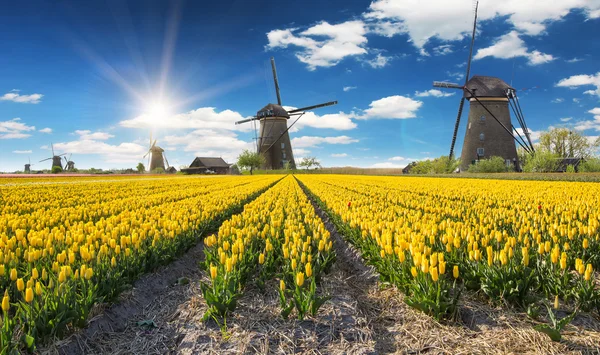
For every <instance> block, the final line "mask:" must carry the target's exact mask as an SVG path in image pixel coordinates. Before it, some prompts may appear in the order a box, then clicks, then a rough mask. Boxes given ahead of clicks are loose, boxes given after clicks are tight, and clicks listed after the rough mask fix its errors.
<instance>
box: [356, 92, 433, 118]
mask: <svg viewBox="0 0 600 355" xmlns="http://www.w3.org/2000/svg"><path fill="white" fill-rule="evenodd" d="M422 105H423V102H421V101H418V100H413V99H411V98H410V97H405V96H400V95H395V96H388V97H384V98H382V99H379V100H375V101H373V102H371V103H370V104H369V108H368V109H366V110H364V115H361V116H357V117H356V118H357V119H361V120H366V119H372V118H386V119H405V118H414V117H416V116H417V115H416V111H417V110H418V109H419V108H420V107H421V106H422Z"/></svg>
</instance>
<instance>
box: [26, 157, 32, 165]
mask: <svg viewBox="0 0 600 355" xmlns="http://www.w3.org/2000/svg"><path fill="white" fill-rule="evenodd" d="M27 161H28V162H29V165H31V158H29V157H27Z"/></svg>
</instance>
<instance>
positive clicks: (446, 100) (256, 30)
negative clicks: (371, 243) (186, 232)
mask: <svg viewBox="0 0 600 355" xmlns="http://www.w3.org/2000/svg"><path fill="white" fill-rule="evenodd" d="M548 3H549V4H546V5H543V6H542V5H540V2H538V1H533V0H508V1H504V2H498V1H488V0H482V1H481V2H480V5H479V23H478V32H477V38H476V43H475V52H474V55H475V60H474V61H473V65H472V70H471V73H472V74H479V75H491V76H498V77H501V78H502V79H504V80H505V81H507V82H509V83H510V82H511V80H512V84H513V86H514V87H515V88H516V89H517V90H518V92H519V97H520V99H521V104H522V106H523V110H524V113H525V117H526V120H527V122H528V125H529V127H530V129H531V130H532V131H533V136H534V137H535V136H536V134H537V132H539V131H541V130H545V129H548V127H550V126H568V127H571V128H575V129H579V130H582V131H583V133H584V134H586V135H588V136H590V137H591V138H590V139H594V137H597V136H598V131H600V102H599V101H600V60H599V58H600V41H598V38H597V34H598V33H600V3H599V2H598V1H596V0H589V1H585V0H569V1H552V2H550V1H549V2H548ZM0 6H1V8H2V11H0V33H2V35H0V48H2V53H3V54H2V55H1V56H0V148H1V151H2V155H1V156H0V171H14V170H17V169H22V167H23V164H24V163H26V162H27V159H28V157H30V159H31V161H32V162H37V161H39V160H41V159H43V158H47V157H50V155H51V152H50V150H49V149H50V148H49V146H50V144H51V143H53V144H54V148H55V151H56V152H57V153H69V154H72V160H74V161H75V163H76V166H77V167H79V168H89V167H95V168H105V169H107V168H126V167H134V166H135V165H136V164H137V163H138V162H139V161H143V160H142V156H143V155H144V154H145V152H146V150H147V147H148V144H149V135H150V131H151V130H152V132H153V137H154V138H157V140H158V142H157V145H159V146H161V147H163V148H165V149H166V156H167V158H168V160H169V163H171V165H174V166H176V167H179V166H180V165H187V164H189V163H191V161H192V160H193V157H194V156H222V157H223V158H225V159H226V160H227V161H228V162H234V161H235V157H236V156H237V155H238V154H239V153H240V152H241V150H242V149H245V148H250V149H252V147H253V143H252V142H253V137H254V130H253V127H252V124H245V125H241V126H235V125H234V124H233V122H234V121H236V120H238V119H243V118H245V117H248V116H251V115H253V114H255V113H256V111H257V110H258V109H260V108H261V107H263V106H264V105H265V104H267V103H269V102H276V97H275V90H274V87H273V81H272V76H271V71H270V64H269V58H270V57H271V56H274V57H275V59H276V64H277V70H278V76H279V81H280V87H281V96H282V101H283V104H284V105H285V106H290V107H302V106H307V105H311V104H316V103H321V102H325V101H330V100H338V101H339V104H338V105H336V106H332V107H327V108H322V109H319V110H315V111H313V112H312V113H309V114H307V115H305V116H304V117H302V118H301V119H300V120H299V121H298V123H297V124H296V125H295V126H294V127H293V129H292V131H291V138H292V145H293V148H294V154H295V157H296V158H297V159H299V158H300V157H303V156H316V157H317V158H318V159H319V160H320V161H321V162H322V164H323V165H324V166H347V165H351V166H360V167H401V166H404V165H406V164H407V163H409V162H410V161H412V160H415V159H423V158H426V157H436V156H440V155H443V154H448V149H449V144H450V140H451V135H452V130H453V126H454V120H455V117H456V110H457V107H458V102H459V95H458V93H457V92H454V91H452V90H441V91H432V87H431V83H432V81H434V80H448V81H453V82H459V83H462V82H463V81H464V78H463V76H464V72H465V67H464V63H465V61H466V59H467V56H468V44H469V37H470V33H469V32H470V27H471V26H472V17H473V3H472V1H470V0H450V1H442V0H430V1H417V0H403V1H392V0H376V1H352V2H349V1H328V2H323V1H304V2H292V1H289V2H284V1H252V2H247V1H220V2H218V3H217V2H199V1H127V2H126V1H120V0H103V1H27V2H14V1H11V2H8V1H1V2H0ZM544 6H545V7H544ZM524 88H526V89H528V90H522V89H524ZM160 105H162V106H163V107H165V110H164V112H162V115H161V116H160V117H159V116H157V115H156V113H155V110H156V108H157V107H158V106H160ZM466 115H467V112H465V113H464V114H463V121H462V122H463V125H462V127H461V130H460V131H459V137H458V141H457V149H458V150H460V147H461V145H462V136H463V134H464V129H465V126H464V122H465V119H466ZM144 162H145V161H144ZM46 165H47V166H46ZM49 167H50V162H49V161H47V162H44V163H36V165H35V166H34V167H33V168H34V169H42V168H49Z"/></svg>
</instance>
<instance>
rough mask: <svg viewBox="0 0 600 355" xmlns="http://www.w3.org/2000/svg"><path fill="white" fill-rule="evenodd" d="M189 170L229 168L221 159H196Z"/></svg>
mask: <svg viewBox="0 0 600 355" xmlns="http://www.w3.org/2000/svg"><path fill="white" fill-rule="evenodd" d="M190 168H229V164H227V163H226V162H225V160H223V158H210V157H196V159H194V161H193V162H192V164H190Z"/></svg>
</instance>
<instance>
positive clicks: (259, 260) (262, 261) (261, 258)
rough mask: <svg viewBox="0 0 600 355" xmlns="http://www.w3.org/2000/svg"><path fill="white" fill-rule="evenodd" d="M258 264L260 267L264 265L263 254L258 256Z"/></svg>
mask: <svg viewBox="0 0 600 355" xmlns="http://www.w3.org/2000/svg"><path fill="white" fill-rule="evenodd" d="M258 263H259V264H261V265H262V264H264V263H265V254H263V253H260V255H259V256H258Z"/></svg>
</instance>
